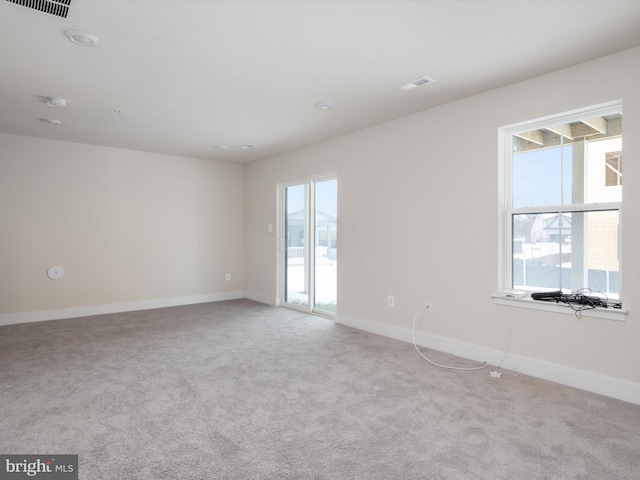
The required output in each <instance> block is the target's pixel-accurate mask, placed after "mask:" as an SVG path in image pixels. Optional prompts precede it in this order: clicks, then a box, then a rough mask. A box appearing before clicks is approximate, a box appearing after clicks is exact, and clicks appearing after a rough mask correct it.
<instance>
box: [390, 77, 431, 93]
mask: <svg viewBox="0 0 640 480" xmlns="http://www.w3.org/2000/svg"><path fill="white" fill-rule="evenodd" d="M432 82H435V80H434V79H433V78H429V77H420V78H416V79H415V80H411V81H410V82H407V83H403V84H402V85H398V86H397V87H396V88H397V89H399V90H402V91H404V92H408V91H409V90H413V89H414V88H418V87H422V86H423V85H426V84H428V83H432Z"/></svg>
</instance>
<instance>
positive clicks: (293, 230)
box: [284, 184, 309, 307]
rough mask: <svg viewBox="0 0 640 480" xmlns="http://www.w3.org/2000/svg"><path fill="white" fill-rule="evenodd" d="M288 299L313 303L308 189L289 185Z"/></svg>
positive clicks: (286, 213)
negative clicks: (310, 295)
mask: <svg viewBox="0 0 640 480" xmlns="http://www.w3.org/2000/svg"><path fill="white" fill-rule="evenodd" d="M284 192H285V194H284V198H285V240H284V242H285V248H284V263H285V265H284V279H285V281H284V285H285V291H284V301H285V302H287V303H291V304H294V305H300V306H305V307H308V306H309V267H308V264H309V262H308V258H309V255H308V242H307V237H308V227H307V224H308V201H307V197H308V189H307V185H304V184H303V185H294V186H291V187H285V191H284Z"/></svg>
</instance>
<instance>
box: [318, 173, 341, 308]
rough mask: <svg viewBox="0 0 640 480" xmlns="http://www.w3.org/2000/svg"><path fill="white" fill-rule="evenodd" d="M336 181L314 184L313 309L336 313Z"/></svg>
mask: <svg viewBox="0 0 640 480" xmlns="http://www.w3.org/2000/svg"><path fill="white" fill-rule="evenodd" d="M337 187H338V181H337V180H335V179H332V180H324V181H318V182H315V183H314V193H315V195H314V202H313V203H314V234H315V235H314V237H315V238H314V255H313V258H314V269H313V270H314V282H313V285H314V287H315V288H314V307H315V309H316V310H319V311H322V312H328V313H331V314H335V313H336V304H337V296H338V295H337V294H338V289H337V278H338V275H337V272H338V245H337V234H338V222H337V220H338V205H337V193H338V189H337Z"/></svg>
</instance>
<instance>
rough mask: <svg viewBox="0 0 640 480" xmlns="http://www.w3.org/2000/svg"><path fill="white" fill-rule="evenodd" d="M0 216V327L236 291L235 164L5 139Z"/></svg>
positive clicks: (240, 226) (240, 224) (240, 182)
mask: <svg viewBox="0 0 640 480" xmlns="http://www.w3.org/2000/svg"><path fill="white" fill-rule="evenodd" d="M0 219H1V221H0V225H1V228H2V234H1V235H0V252H1V259H2V275H0V317H1V318H0V320H2V321H0V324H1V323H12V322H13V321H23V320H24V321H27V320H29V319H46V318H54V317H56V315H55V313H53V314H52V313H51V312H56V311H59V312H60V315H57V316H58V317H59V316H70V315H72V314H73V313H74V312H75V311H74V310H70V309H74V308H76V309H77V308H78V307H88V308H85V309H80V310H77V312H78V313H80V314H83V313H91V312H95V313H101V312H102V311H109V308H106V309H105V307H103V308H102V310H101V309H100V308H98V309H97V310H95V307H96V306H105V305H118V307H114V308H115V310H118V309H120V310H123V309H124V310H126V309H135V308H145V307H153V306H163V305H168V304H179V303H190V302H192V301H197V300H198V299H201V300H202V301H206V300H208V299H217V298H225V295H227V296H228V295H231V296H233V292H240V293H239V294H238V295H239V296H242V290H243V283H244V279H243V273H244V266H243V261H244V259H243V256H244V252H243V238H244V166H242V165H236V164H231V163H223V162H214V161H205V160H198V159H193V158H185V157H177V156H169V155H159V154H152V153H145V152H138V151H131V150H122V149H115V148H107V147H99V146H90V145H83V144H77V143H69V142H58V141H51V140H43V139H35V138H29V137H21V136H15V135H4V134H2V135H0ZM52 265H61V266H62V267H64V268H65V270H66V275H65V276H64V278H63V279H61V280H57V281H53V280H49V279H48V278H47V276H46V271H47V268H48V267H50V266H52ZM227 272H228V273H232V281H231V282H227V281H225V273H227ZM238 295H235V296H238ZM92 308H94V310H92ZM114 308H112V309H111V310H113V309H114ZM42 311H45V312H49V314H48V315H47V314H45V315H40V316H38V315H36V316H33V315H31V316H30V315H29V314H30V313H33V312H42Z"/></svg>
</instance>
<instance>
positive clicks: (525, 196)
mask: <svg viewBox="0 0 640 480" xmlns="http://www.w3.org/2000/svg"><path fill="white" fill-rule="evenodd" d="M571 158H572V148H571V145H567V146H564V147H553V148H542V149H536V150H526V151H523V152H516V153H514V154H513V206H514V207H515V208H520V207H533V206H538V207H540V206H548V205H562V204H568V203H571V185H572V168H571Z"/></svg>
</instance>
